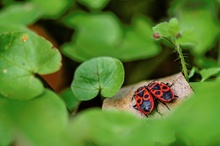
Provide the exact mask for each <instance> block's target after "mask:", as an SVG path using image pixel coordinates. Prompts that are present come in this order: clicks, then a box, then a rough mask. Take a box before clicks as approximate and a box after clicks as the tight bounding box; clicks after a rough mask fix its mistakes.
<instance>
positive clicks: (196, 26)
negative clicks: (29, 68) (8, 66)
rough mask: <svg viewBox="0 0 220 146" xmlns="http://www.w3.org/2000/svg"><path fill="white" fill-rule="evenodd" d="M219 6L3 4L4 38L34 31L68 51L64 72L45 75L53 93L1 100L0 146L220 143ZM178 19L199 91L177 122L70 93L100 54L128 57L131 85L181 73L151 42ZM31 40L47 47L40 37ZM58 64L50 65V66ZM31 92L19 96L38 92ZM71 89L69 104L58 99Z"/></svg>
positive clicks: (174, 2)
mask: <svg viewBox="0 0 220 146" xmlns="http://www.w3.org/2000/svg"><path fill="white" fill-rule="evenodd" d="M219 6H220V1H219V0H163V1H162V0H1V1H0V8H1V9H0V35H1V36H2V37H1V38H4V34H5V33H6V32H24V31H25V32H26V31H34V32H36V33H37V34H39V35H40V36H42V37H44V38H46V39H47V40H48V41H50V42H51V43H52V44H53V46H55V47H56V48H58V49H59V51H60V52H61V54H62V67H61V69H60V70H59V71H58V72H56V73H53V74H50V75H44V76H43V78H44V79H45V80H46V81H47V82H48V83H49V84H50V85H51V86H52V88H53V89H54V90H55V92H52V91H49V90H47V89H45V91H44V93H43V94H41V95H39V96H37V97H36V98H34V99H33V100H27V101H22V102H21V101H16V100H15V101H14V100H8V99H5V98H4V96H2V95H1V98H0V145H2V146H5V145H36V146H38V145H39V146H41V145H67V146H69V145H77V146H78V145H88V146H93V145H100V146H102V145H112V146H115V145H140V146H142V145H219V144H220V138H219V135H220V128H219V120H220V116H219V113H220V100H219V96H220V93H219V85H220V80H219V79H220V77H219V72H220V44H219V43H220V42H219V28H220V27H219V26H220V25H219V8H220V7H219ZM173 17H175V18H177V20H178V22H179V27H180V34H181V37H180V38H179V39H178V43H179V44H180V45H181V47H182V48H183V53H184V56H186V58H185V59H186V62H187V64H188V70H189V71H190V74H189V77H190V85H191V86H192V87H193V89H194V91H195V93H196V94H195V95H193V96H192V98H190V99H189V100H187V101H186V102H185V103H184V104H182V105H181V106H180V107H178V109H177V110H176V111H175V112H174V113H173V114H172V115H171V116H170V117H166V118H163V119H143V120H140V119H137V118H136V117H134V116H132V115H130V114H128V113H122V112H112V111H108V112H107V111H103V112H102V111H101V110H100V109H87V108H89V107H100V106H101V104H102V103H101V100H100V99H97V98H94V99H92V100H89V101H87V102H82V103H80V102H79V101H78V100H76V99H75V98H74V99H72V100H70V98H69V97H72V96H73V95H72V92H71V91H70V90H69V89H67V88H69V87H70V84H71V82H72V79H73V74H74V72H75V70H76V68H77V67H78V66H79V65H80V64H81V63H82V62H84V61H87V60H89V59H91V58H94V57H100V56H109V57H113V58H116V59H118V60H120V61H121V62H122V63H123V66H124V70H125V80H124V83H123V85H124V86H125V85H130V84H133V83H136V82H139V81H141V80H147V79H155V78H160V77H165V76H168V75H172V74H174V73H177V72H181V71H182V69H181V65H180V63H179V60H178V54H177V53H176V52H174V46H172V44H170V43H169V42H167V41H166V40H160V41H158V40H155V39H153V37H152V35H153V30H152V27H154V26H155V25H157V24H158V23H160V22H164V21H167V22H168V21H169V20H170V19H171V18H173ZM17 35H18V34H17ZM30 35H31V34H30ZM32 39H33V41H32V42H33V45H39V44H38V41H40V40H41V39H40V38H38V37H36V38H35V37H33V38H32ZM34 40H35V41H34ZM2 42H3V44H4V41H2V40H0V43H2ZM42 44H43V43H42ZM45 45H46V46H49V45H48V44H47V43H45ZM39 46H40V45H39ZM34 48H35V50H37V48H36V47H34ZM40 53H41V52H40V51H39V54H40ZM36 54H37V51H36ZM39 54H38V55H39ZM1 57H2V55H1V56H0V58H1ZM24 58H25V57H24ZM59 59H60V58H59V55H58V59H57V60H58V62H59ZM103 62H104V61H103ZM116 62H117V61H116ZM119 64H120V63H119ZM0 65H2V66H3V63H2V62H1V64H0ZM59 65H60V64H53V65H50V67H51V70H55V69H54V68H57V66H59ZM117 65H118V64H117ZM2 66H0V67H2ZM54 66H55V67H54ZM47 67H48V66H45V68H47ZM117 67H118V68H120V67H119V65H118V66H117ZM45 68H44V69H45ZM120 69H121V68H120ZM45 70H46V71H44V72H48V73H50V72H53V71H50V69H49V71H48V70H47V69H45ZM41 71H42V70H41ZM3 73H4V70H3ZM11 84H12V83H11ZM117 86H118V85H117ZM19 87H20V86H19ZM117 88H118V87H117ZM66 89H67V90H66ZM19 90H20V88H19ZM25 90H26V89H25V88H22V87H21V91H19V92H18V93H19V94H22V96H29V94H25V93H26V92H25ZM63 90H66V92H63V93H62V94H61V95H62V96H63V98H64V100H65V101H66V103H67V105H65V104H64V103H63V101H62V100H60V98H59V97H58V96H57V94H55V93H61V92H62V91H63ZM23 91H24V92H23ZM12 92H13V91H12ZM15 93H17V92H15ZM110 95H111V94H109V95H108V96H110ZM15 96H16V94H15ZM22 98H24V97H22ZM79 104H80V106H79V108H78V113H76V115H75V116H74V117H71V118H69V117H68V113H67V111H66V107H67V108H68V110H74V109H75V108H76V107H77V106H78V105H79ZM84 109H87V110H84ZM81 110H84V111H82V112H79V111H81Z"/></svg>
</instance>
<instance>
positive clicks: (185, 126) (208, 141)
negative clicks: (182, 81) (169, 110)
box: [170, 81, 220, 145]
mask: <svg viewBox="0 0 220 146" xmlns="http://www.w3.org/2000/svg"><path fill="white" fill-rule="evenodd" d="M219 84H220V82H219V81H218V82H202V83H201V82H200V83H198V84H197V85H196V88H194V91H195V93H196V94H194V95H193V96H192V97H190V99H188V100H187V101H185V102H184V103H183V104H181V105H180V106H179V107H178V108H177V109H176V111H175V112H174V113H173V116H172V118H171V120H170V123H172V124H173V127H174V128H175V129H176V134H177V136H178V137H177V140H176V144H178V145H179V144H180V143H181V145H219V142H220V141H219V138H218V137H219V135H220V131H219V130H217V129H216V127H218V125H219V123H220V117H219V116H218V115H219V112H220V106H219V103H220V98H219V96H218V95H220V90H219ZM194 86H195V85H194ZM198 135H199V136H198ZM174 145H175V144H174Z"/></svg>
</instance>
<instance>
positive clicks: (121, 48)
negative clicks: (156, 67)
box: [62, 13, 160, 61]
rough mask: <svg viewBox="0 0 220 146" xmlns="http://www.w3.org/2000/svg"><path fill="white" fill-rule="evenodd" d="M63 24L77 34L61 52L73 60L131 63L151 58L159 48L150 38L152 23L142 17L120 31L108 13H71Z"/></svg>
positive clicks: (114, 19) (113, 17)
mask: <svg viewBox="0 0 220 146" xmlns="http://www.w3.org/2000/svg"><path fill="white" fill-rule="evenodd" d="M65 23H66V24H67V25H69V26H70V27H73V28H76V31H77V32H76V35H75V36H74V38H73V41H72V42H71V43H69V44H66V45H64V46H63V47H62V52H63V53H64V54H65V55H66V56H68V57H70V58H72V59H74V60H77V61H85V60H87V59H90V58H93V57H97V56H111V57H114V58H118V59H120V60H122V61H132V60H137V59H143V58H149V57H153V56H155V55H157V54H158V53H159V52H160V47H159V46H158V45H157V44H156V43H155V41H154V40H153V39H152V29H151V27H152V24H151V23H150V21H149V20H147V19H146V18H144V17H140V16H139V17H135V18H134V19H133V22H132V25H131V26H130V27H126V28H124V32H123V29H122V26H121V24H120V23H119V21H118V19H117V18H116V17H115V16H114V15H112V13H104V14H93V15H88V14H85V13H77V14H72V15H69V16H68V17H66V18H65ZM106 28H108V29H106ZM123 36H124V37H123Z"/></svg>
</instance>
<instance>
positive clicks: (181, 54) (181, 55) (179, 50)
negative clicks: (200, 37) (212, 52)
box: [176, 45, 189, 81]
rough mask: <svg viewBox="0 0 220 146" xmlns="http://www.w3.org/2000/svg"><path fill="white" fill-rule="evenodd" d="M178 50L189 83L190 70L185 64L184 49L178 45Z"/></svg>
mask: <svg viewBox="0 0 220 146" xmlns="http://www.w3.org/2000/svg"><path fill="white" fill-rule="evenodd" d="M176 50H177V52H178V54H179V57H180V61H181V65H182V68H183V74H184V76H185V78H186V80H187V81H189V76H188V70H187V67H186V62H185V59H184V56H183V52H182V48H181V47H180V45H176Z"/></svg>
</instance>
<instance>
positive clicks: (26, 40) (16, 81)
mask: <svg viewBox="0 0 220 146" xmlns="http://www.w3.org/2000/svg"><path fill="white" fill-rule="evenodd" d="M0 40H1V41H0V42H1V43H0V82H1V84H0V94H2V95H4V96H5V97H8V98H13V99H30V98H33V97H36V96H38V95H40V94H41V93H42V92H43V90H44V87H43V85H42V83H41V82H40V81H39V80H38V79H37V78H35V74H49V73H53V72H55V71H57V70H58V69H59V68H60V66H61V55H60V53H59V52H58V50H57V49H55V48H53V47H52V44H51V43H49V42H48V41H46V40H45V39H43V38H42V37H40V36H38V35H36V34H34V33H31V32H14V33H3V34H1V35H0ZM24 91H25V92H24Z"/></svg>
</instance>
